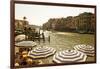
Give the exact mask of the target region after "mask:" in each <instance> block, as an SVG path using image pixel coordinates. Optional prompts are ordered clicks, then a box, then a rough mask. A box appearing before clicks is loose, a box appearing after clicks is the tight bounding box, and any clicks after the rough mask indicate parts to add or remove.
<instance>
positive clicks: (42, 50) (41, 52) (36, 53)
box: [28, 46, 56, 59]
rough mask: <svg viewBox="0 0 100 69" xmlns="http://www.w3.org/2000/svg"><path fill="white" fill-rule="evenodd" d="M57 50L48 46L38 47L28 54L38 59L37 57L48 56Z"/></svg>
mask: <svg viewBox="0 0 100 69" xmlns="http://www.w3.org/2000/svg"><path fill="white" fill-rule="evenodd" d="M55 52H56V50H55V49H54V48H52V47H46V46H43V47H36V48H34V49H33V50H32V51H30V52H29V53H28V56H29V57H32V58H34V59H36V58H46V57H48V56H50V55H53V54H55Z"/></svg>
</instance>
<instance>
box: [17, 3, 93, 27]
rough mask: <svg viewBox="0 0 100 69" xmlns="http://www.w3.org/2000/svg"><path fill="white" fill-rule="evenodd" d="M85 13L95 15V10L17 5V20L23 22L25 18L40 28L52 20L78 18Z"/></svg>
mask: <svg viewBox="0 0 100 69" xmlns="http://www.w3.org/2000/svg"><path fill="white" fill-rule="evenodd" d="M83 12H91V13H94V8H81V7H67V6H63V7H61V6H47V5H29V4H15V19H20V20H22V19H23V17H24V16H25V17H26V18H27V19H26V20H27V21H29V24H33V25H38V26H42V24H43V23H46V22H47V21H48V20H49V19H50V18H62V17H64V18H66V17H67V16H77V15H79V14H80V13H83Z"/></svg>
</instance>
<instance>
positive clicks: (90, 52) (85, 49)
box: [74, 44, 95, 56]
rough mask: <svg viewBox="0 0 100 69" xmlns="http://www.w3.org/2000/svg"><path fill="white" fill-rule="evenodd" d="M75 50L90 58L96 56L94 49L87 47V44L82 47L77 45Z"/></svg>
mask: <svg viewBox="0 0 100 69" xmlns="http://www.w3.org/2000/svg"><path fill="white" fill-rule="evenodd" d="M74 49H75V50H78V51H81V52H84V53H86V54H87V55H88V56H94V52H95V50H94V47H93V46H90V45H85V44H81V45H76V46H74Z"/></svg>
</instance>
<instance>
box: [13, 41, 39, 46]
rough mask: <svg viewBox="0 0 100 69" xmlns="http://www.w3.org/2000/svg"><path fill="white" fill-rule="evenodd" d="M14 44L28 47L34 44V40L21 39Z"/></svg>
mask: <svg viewBox="0 0 100 69" xmlns="http://www.w3.org/2000/svg"><path fill="white" fill-rule="evenodd" d="M15 45H16V46H19V47H20V46H21V47H22V46H24V47H28V46H36V45H37V44H36V42H33V41H21V42H18V43H16V44H15Z"/></svg>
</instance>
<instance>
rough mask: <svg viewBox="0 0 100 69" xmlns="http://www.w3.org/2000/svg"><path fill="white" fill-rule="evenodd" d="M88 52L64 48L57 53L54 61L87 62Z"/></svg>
mask: <svg viewBox="0 0 100 69" xmlns="http://www.w3.org/2000/svg"><path fill="white" fill-rule="evenodd" d="M86 58H87V56H86V54H84V53H82V52H80V51H77V50H64V51H60V52H58V53H56V54H55V55H54V57H53V61H54V62H56V63H71V62H85V61H86Z"/></svg>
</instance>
